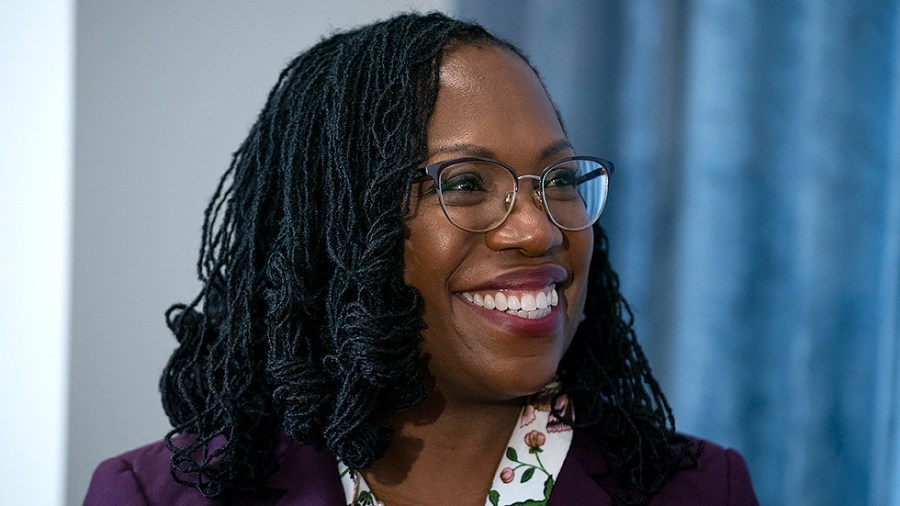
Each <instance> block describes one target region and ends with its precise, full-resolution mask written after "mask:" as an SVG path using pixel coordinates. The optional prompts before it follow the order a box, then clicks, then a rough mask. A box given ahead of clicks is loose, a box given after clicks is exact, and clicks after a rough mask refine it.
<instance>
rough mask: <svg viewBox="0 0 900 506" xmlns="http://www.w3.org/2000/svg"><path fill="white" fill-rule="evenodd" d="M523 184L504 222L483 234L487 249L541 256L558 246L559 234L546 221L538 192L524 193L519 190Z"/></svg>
mask: <svg viewBox="0 0 900 506" xmlns="http://www.w3.org/2000/svg"><path fill="white" fill-rule="evenodd" d="M527 184H528V183H527V182H526V183H525V184H524V185H520V187H519V192H518V195H517V197H516V201H515V202H514V203H513V206H514V207H513V210H512V212H511V213H510V215H509V216H508V217H507V218H506V221H504V222H503V224H501V225H500V226H499V227H497V228H495V229H494V230H491V231H489V232H487V233H486V235H485V240H486V241H487V244H488V247H490V248H491V249H493V250H496V251H501V250H507V249H518V250H520V251H521V252H522V253H523V254H525V255H527V256H541V255H544V254H546V253H547V252H549V251H551V250H553V249H554V248H556V247H558V246H559V245H561V244H562V242H563V232H562V230H561V229H560V228H559V227H557V226H556V225H555V224H554V223H553V222H552V221H550V217H549V216H548V215H547V212H546V211H545V209H544V203H543V200H542V199H541V194H540V190H539V189H537V188H534V189H531V191H527V190H526V188H525V187H523V186H526V187H527ZM528 197H531V198H528Z"/></svg>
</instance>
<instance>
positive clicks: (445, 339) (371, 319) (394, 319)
mask: <svg viewBox="0 0 900 506" xmlns="http://www.w3.org/2000/svg"><path fill="white" fill-rule="evenodd" d="M611 174H612V164H611V163H610V162H607V161H605V160H603V159H600V158H595V157H591V156H583V155H578V154H577V153H576V152H575V150H574V148H573V147H572V146H571V145H570V143H569V142H568V139H567V137H566V133H565V130H564V129H563V126H562V123H561V121H560V119H559V117H558V114H557V112H556V110H555V109H554V107H553V104H552V103H551V102H550V99H549V97H548V96H547V93H546V91H545V90H544V87H543V85H542V84H541V81H540V79H539V78H538V76H537V74H536V72H535V71H534V69H532V68H531V66H530V65H529V64H528V62H527V61H526V60H525V59H524V58H523V57H522V56H521V55H520V54H519V52H518V51H517V50H516V49H515V48H514V47H512V46H510V45H509V44H507V43H506V42H504V41H501V40H498V39H497V38H495V37H493V36H492V35H491V34H489V33H487V32H486V31H484V30H483V29H482V28H481V27H479V26H477V25H472V24H468V23H463V22H459V21H456V20H453V19H450V18H447V17H445V16H442V15H438V14H432V15H427V16H422V15H416V14H410V15H401V16H397V17H395V18H392V19H389V20H387V21H384V22H381V23H376V24H374V25H369V26H365V27H362V28H359V29H356V30H353V31H350V32H345V33H340V34H337V35H334V36H332V37H330V38H328V39H325V40H324V41H322V42H321V43H319V44H318V45H317V46H315V47H313V48H312V49H310V50H308V51H307V52H305V53H303V54H301V55H300V56H298V57H297V58H296V59H295V60H294V61H293V62H292V63H291V64H290V65H289V66H288V67H287V69H285V71H284V72H283V73H282V74H281V77H280V79H279V82H278V83H277V84H276V86H275V87H274V89H273V90H272V92H271V94H270V96H269V99H268V101H267V103H266V106H265V108H264V109H263V111H262V113H261V114H260V117H259V119H258V121H257V123H256V124H255V125H254V127H253V128H252V130H251V132H250V134H249V136H248V138H247V140H246V141H245V142H244V143H243V145H242V146H241V147H240V149H239V150H238V152H237V153H236V154H235V157H234V160H233V163H232V165H231V167H230V168H229V170H228V171H227V172H226V173H225V175H224V176H223V178H222V180H221V182H220V185H219V187H218V188H217V190H216V192H215V194H214V196H213V199H212V202H211V203H210V205H209V207H208V209H207V213H206V221H205V224H204V228H203V243H202V246H201V251H200V261H199V268H200V269H199V275H200V279H201V280H202V281H203V283H204V287H203V290H202V292H201V293H200V294H199V295H198V296H197V297H196V298H195V299H194V300H193V301H192V302H191V303H189V304H176V305H174V306H173V307H172V308H171V309H170V312H169V322H170V327H171V328H172V330H173V331H174V333H175V336H176V337H177V339H178V341H179V344H180V345H179V348H178V349H177V350H176V351H175V353H174V354H173V356H172V358H171V360H170V362H169V364H168V366H167V368H166V370H165V372H164V374H163V377H162V380H161V390H162V394H163V406H164V408H165V410H166V413H167V414H168V416H169V419H170V421H171V423H172V425H173V429H172V430H171V431H170V432H169V433H168V435H166V437H165V439H164V441H162V442H158V443H154V444H151V445H148V446H146V447H143V448H140V449H137V450H134V451H132V452H129V453H127V454H125V455H123V456H120V457H118V458H115V459H110V460H108V461H106V462H104V463H103V464H101V465H100V467H99V468H98V469H97V471H96V472H95V475H94V479H93V481H92V484H91V488H90V490H89V491H88V496H87V499H86V504H215V503H217V501H220V500H230V501H233V502H235V503H240V504H282V505H287V504H298V505H299V504H335V505H337V504H353V505H365V504H374V503H376V502H380V503H383V504H386V505H390V506H393V505H406V504H416V505H421V504H461V505H470V504H471V505H475V504H477V505H481V504H494V505H499V504H613V503H648V502H649V503H650V504H654V503H658V504H663V503H664V504H698V503H703V504H706V503H717V504H719V503H723V504H750V503H754V502H755V498H754V496H753V492H752V488H751V486H750V481H749V477H748V475H747V471H746V466H745V465H744V463H743V460H742V459H741V457H740V456H739V455H738V454H737V453H735V452H734V451H731V450H723V449H721V448H719V447H717V446H715V445H713V444H711V443H706V444H704V443H702V442H700V441H698V440H695V439H692V438H689V437H687V436H682V435H679V434H676V433H675V430H674V419H673V418H672V414H671V410H670V409H669V407H668V405H667V403H666V400H665V398H664V396H663V394H662V393H661V392H660V390H659V387H658V386H657V383H656V381H655V380H654V379H653V377H652V375H651V373H650V369H649V367H648V365H647V363H646V360H645V358H644V355H643V353H642V352H641V349H640V347H639V346H638V344H637V342H636V339H635V336H634V333H633V331H632V329H631V315H630V311H629V309H628V306H627V305H626V304H625V302H624V301H623V299H622V298H621V296H620V295H619V292H618V281H617V278H616V275H615V273H614V272H613V271H612V270H611V268H610V266H609V262H608V257H607V246H606V238H605V236H604V233H603V229H602V228H601V227H600V226H599V225H597V219H598V217H599V216H600V212H601V211H602V209H603V204H604V202H605V197H606V192H607V188H608V184H609V179H610V175H611ZM179 484H180V485H179Z"/></svg>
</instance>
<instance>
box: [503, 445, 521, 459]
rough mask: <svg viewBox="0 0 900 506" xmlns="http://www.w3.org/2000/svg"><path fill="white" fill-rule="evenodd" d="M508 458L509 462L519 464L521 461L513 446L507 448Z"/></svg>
mask: <svg viewBox="0 0 900 506" xmlns="http://www.w3.org/2000/svg"><path fill="white" fill-rule="evenodd" d="M506 458H508V459H509V460H511V461H513V462H518V461H519V454H518V453H516V449H515V448H513V447H512V446H509V447H507V448H506Z"/></svg>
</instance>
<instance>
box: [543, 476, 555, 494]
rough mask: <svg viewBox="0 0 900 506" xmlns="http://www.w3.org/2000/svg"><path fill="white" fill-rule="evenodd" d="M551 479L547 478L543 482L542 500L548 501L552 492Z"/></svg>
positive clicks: (550, 477)
mask: <svg viewBox="0 0 900 506" xmlns="http://www.w3.org/2000/svg"><path fill="white" fill-rule="evenodd" d="M553 483H554V482H553V477H552V476H548V477H547V481H545V482H544V499H550V491H551V490H553Z"/></svg>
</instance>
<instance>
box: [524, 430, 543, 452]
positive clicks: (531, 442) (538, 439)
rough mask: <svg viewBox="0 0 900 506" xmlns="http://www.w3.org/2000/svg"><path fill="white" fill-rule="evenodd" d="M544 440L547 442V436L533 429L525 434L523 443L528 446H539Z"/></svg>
mask: <svg viewBox="0 0 900 506" xmlns="http://www.w3.org/2000/svg"><path fill="white" fill-rule="evenodd" d="M545 442H547V436H545V435H544V434H543V433H542V432H541V431H539V430H533V431H531V432H529V433H528V434H525V444H527V445H528V447H529V448H540V447H541V446H544V443H545Z"/></svg>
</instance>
